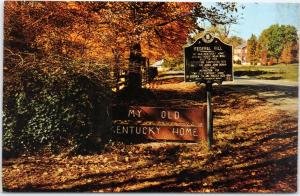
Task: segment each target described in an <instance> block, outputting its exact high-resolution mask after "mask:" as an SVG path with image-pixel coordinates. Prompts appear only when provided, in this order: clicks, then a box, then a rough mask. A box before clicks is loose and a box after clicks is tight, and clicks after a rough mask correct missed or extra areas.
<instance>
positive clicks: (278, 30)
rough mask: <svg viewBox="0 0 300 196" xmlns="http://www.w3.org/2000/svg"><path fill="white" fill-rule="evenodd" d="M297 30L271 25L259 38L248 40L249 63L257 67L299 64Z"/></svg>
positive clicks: (253, 36)
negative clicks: (276, 64) (259, 65)
mask: <svg viewBox="0 0 300 196" xmlns="http://www.w3.org/2000/svg"><path fill="white" fill-rule="evenodd" d="M298 40H299V38H298V35H297V29H296V28H295V27H294V26H291V25H278V24H275V25H271V26H270V27H269V28H267V29H265V30H263V32H262V33H261V34H260V36H259V37H258V38H257V37H256V36H255V35H253V34H252V36H251V37H250V38H249V39H248V40H247V55H246V59H247V62H249V63H251V64H253V65H256V64H258V63H260V64H262V65H267V64H274V63H285V64H289V63H295V62H298V50H299V48H298Z"/></svg>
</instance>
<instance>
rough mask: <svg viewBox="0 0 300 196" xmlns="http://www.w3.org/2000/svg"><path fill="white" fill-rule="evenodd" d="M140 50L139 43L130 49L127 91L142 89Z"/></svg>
mask: <svg viewBox="0 0 300 196" xmlns="http://www.w3.org/2000/svg"><path fill="white" fill-rule="evenodd" d="M141 64H142V50H141V44H140V43H134V44H133V45H132V46H131V47H130V56H129V67H128V75H127V86H128V88H129V89H132V90H134V89H139V88H141V87H142V73H141Z"/></svg>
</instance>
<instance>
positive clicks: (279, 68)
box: [233, 64, 298, 81]
mask: <svg viewBox="0 0 300 196" xmlns="http://www.w3.org/2000/svg"><path fill="white" fill-rule="evenodd" d="M233 69H234V75H235V76H240V77H247V76H248V77H251V78H258V79H270V80H278V79H285V80H291V81H298V64H288V65H285V64H278V65H271V66H263V65H234V68H233Z"/></svg>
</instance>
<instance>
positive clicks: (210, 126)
mask: <svg viewBox="0 0 300 196" xmlns="http://www.w3.org/2000/svg"><path fill="white" fill-rule="evenodd" d="M211 93H212V83H207V84H206V99H207V136H208V147H209V148H210V147H211V145H212V144H213V116H212V113H213V112H212V107H211Z"/></svg>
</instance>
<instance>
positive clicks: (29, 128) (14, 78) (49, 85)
mask: <svg viewBox="0 0 300 196" xmlns="http://www.w3.org/2000/svg"><path fill="white" fill-rule="evenodd" d="M4 68H5V70H4V99H3V103H4V105H3V151H4V153H9V154H14V155H16V154H19V153H22V152H29V153H31V152H38V151H40V150H42V149H49V150H51V151H53V152H59V151H60V150H62V149H64V148H66V147H68V148H72V149H74V150H76V151H77V152H88V151H90V150H92V149H93V148H95V147H96V148H99V141H100V140H103V139H105V138H103V137H104V136H105V135H107V133H106V132H107V131H109V127H110V122H111V121H110V119H109V115H108V112H107V111H108V108H107V106H108V105H109V102H110V100H111V98H112V95H113V94H112V91H111V83H110V79H109V76H110V75H109V69H108V68H107V67H106V66H103V65H97V64H95V63H86V62H75V61H71V60H69V59H62V58H58V57H55V58H54V57H48V58H47V59H42V60H38V61H29V60H28V61H26V59H25V60H23V63H22V65H21V64H15V63H12V64H9V63H7V62H6V64H5V66H4ZM92 141H94V142H92ZM97 142H98V143H97Z"/></svg>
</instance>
